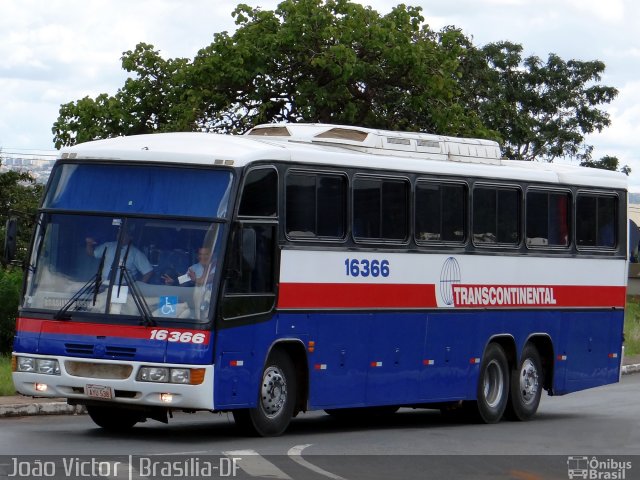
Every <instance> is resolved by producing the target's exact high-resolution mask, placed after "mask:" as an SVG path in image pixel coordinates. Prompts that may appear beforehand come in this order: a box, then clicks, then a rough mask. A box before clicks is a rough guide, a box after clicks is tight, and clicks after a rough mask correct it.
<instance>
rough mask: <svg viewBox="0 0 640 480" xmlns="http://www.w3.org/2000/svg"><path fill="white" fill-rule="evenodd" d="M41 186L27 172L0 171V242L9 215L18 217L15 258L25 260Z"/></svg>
mask: <svg viewBox="0 0 640 480" xmlns="http://www.w3.org/2000/svg"><path fill="white" fill-rule="evenodd" d="M43 188H44V187H43V186H42V185H40V184H37V183H36V182H35V180H34V179H33V177H31V175H30V174H29V173H27V172H16V171H8V172H5V173H0V242H2V244H4V243H3V242H4V237H5V222H6V220H7V219H8V218H9V217H10V216H15V217H17V218H18V239H17V258H16V260H18V261H19V262H22V261H24V260H25V257H26V254H27V250H28V247H29V242H30V240H31V231H32V229H33V226H34V220H35V213H36V209H37V208H38V205H39V203H40V199H41V197H42V192H43Z"/></svg>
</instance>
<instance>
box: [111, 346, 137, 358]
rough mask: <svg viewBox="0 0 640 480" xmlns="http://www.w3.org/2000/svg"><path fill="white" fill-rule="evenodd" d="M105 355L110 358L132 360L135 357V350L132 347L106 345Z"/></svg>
mask: <svg viewBox="0 0 640 480" xmlns="http://www.w3.org/2000/svg"><path fill="white" fill-rule="evenodd" d="M105 355H106V356H107V357H111V358H133V357H135V356H136V349H135V348H132V347H115V346H111V345H107V347H106V350H105Z"/></svg>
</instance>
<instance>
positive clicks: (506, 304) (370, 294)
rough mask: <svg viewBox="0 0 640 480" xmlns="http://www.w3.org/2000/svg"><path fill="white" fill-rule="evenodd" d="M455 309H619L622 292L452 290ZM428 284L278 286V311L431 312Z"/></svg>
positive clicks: (611, 289)
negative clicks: (416, 310)
mask: <svg viewBox="0 0 640 480" xmlns="http://www.w3.org/2000/svg"><path fill="white" fill-rule="evenodd" d="M449 288H450V289H451V290H450V291H449V292H448V296H449V297H450V298H451V299H452V300H453V302H454V305H455V306H456V307H460V308H478V307H479V308H590V307H602V308H611V307H620V308H623V307H624V306H625V302H626V287H624V286H594V285H586V286H585V285H470V284H453V285H450V286H449ZM437 306H438V304H437V301H436V285H434V284H430V285H429V284H360V283H282V284H280V294H279V299H278V307H279V308H285V309H286V308H311V309H313V308H318V309H322V308H435V307H437Z"/></svg>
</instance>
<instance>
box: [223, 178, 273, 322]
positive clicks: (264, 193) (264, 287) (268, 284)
mask: <svg viewBox="0 0 640 480" xmlns="http://www.w3.org/2000/svg"><path fill="white" fill-rule="evenodd" d="M277 205H278V174H277V172H276V170H275V169H273V168H270V167H269V168H257V169H255V170H253V171H250V172H249V173H248V174H247V176H246V179H245V182H244V187H243V190H242V194H241V198H240V207H239V210H238V215H239V216H242V220H240V221H239V222H237V223H236V226H235V228H234V232H233V238H232V241H231V248H230V249H229V252H228V258H227V265H228V267H227V271H226V275H225V276H226V283H225V291H224V299H223V302H222V316H223V317H224V318H225V319H233V318H239V317H246V316H251V315H259V314H263V313H267V312H269V311H271V309H272V308H273V306H274V303H275V276H276V271H275V270H276V252H277V249H276V241H277V221H276V219H277V218H276V216H277Z"/></svg>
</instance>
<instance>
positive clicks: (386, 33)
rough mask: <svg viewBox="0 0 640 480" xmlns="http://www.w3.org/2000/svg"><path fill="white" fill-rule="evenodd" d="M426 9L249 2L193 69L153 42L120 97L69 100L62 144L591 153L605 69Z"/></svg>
mask: <svg viewBox="0 0 640 480" xmlns="http://www.w3.org/2000/svg"><path fill="white" fill-rule="evenodd" d="M421 11H422V9H421V8H420V7H411V6H406V5H403V4H400V5H398V6H396V7H394V8H392V9H391V11H390V12H389V13H387V14H386V15H381V14H380V13H378V12H377V11H375V10H373V9H372V8H371V7H366V6H363V5H360V4H357V3H353V2H350V1H348V0H284V1H282V2H281V3H280V4H279V5H278V6H277V8H276V9H274V10H261V9H260V8H253V7H250V6H248V5H244V4H240V5H238V7H237V8H236V9H235V11H234V12H233V16H234V17H235V20H236V25H237V29H236V31H235V33H233V35H229V34H228V33H227V32H221V33H216V34H215V35H214V40H213V42H212V43H211V44H210V45H209V46H207V47H205V48H203V49H201V50H200V51H199V52H198V54H197V55H196V56H195V58H194V59H193V61H191V60H188V59H180V58H178V59H169V60H165V59H163V58H162V57H161V56H160V52H159V51H157V50H154V48H153V46H151V45H148V44H145V43H141V44H139V45H138V46H137V47H136V48H135V49H134V50H133V51H128V52H125V53H124V54H123V57H122V67H123V69H124V70H126V71H127V72H129V73H131V74H133V78H129V79H127V81H126V82H125V84H124V86H123V87H122V88H121V89H119V90H118V92H117V93H116V94H115V95H114V96H110V95H107V94H101V95H99V96H98V97H96V98H95V99H91V98H88V97H86V98H84V99H81V100H77V101H76V102H71V103H67V104H64V105H62V106H61V108H60V115H59V117H58V120H57V121H56V122H55V124H54V126H53V134H54V141H55V144H56V146H58V147H59V146H62V145H73V144H75V143H80V142H84V141H87V140H93V139H98V138H107V137H113V136H118V135H130V134H137V133H150V132H156V131H185V130H187V131H193V130H199V131H208V132H221V133H243V132H246V131H247V130H248V129H250V128H251V127H253V126H255V125H256V124H259V123H268V122H302V121H304V122H323V123H340V124H347V125H361V126H366V127H372V128H383V129H391V130H409V131H426V132H433V133H438V134H443V135H460V136H473V137H483V138H493V139H496V140H499V141H502V142H503V145H504V146H503V154H504V155H505V156H506V157H508V158H516V159H522V160H532V159H534V158H536V159H544V160H547V161H552V160H553V159H554V158H557V157H564V156H569V157H577V158H585V157H586V154H587V152H588V151H589V150H588V149H589V148H590V147H589V146H588V145H585V144H584V136H585V135H586V134H589V133H592V132H594V131H601V130H602V129H603V128H605V127H607V126H608V125H609V123H610V120H609V116H608V115H607V113H606V112H604V111H602V110H601V109H600V108H599V107H600V106H601V105H604V104H608V103H610V102H611V101H612V100H613V99H614V98H615V96H616V95H617V90H616V89H615V88H612V87H607V86H603V85H600V84H599V82H600V80H601V75H602V73H603V72H604V68H605V67H604V64H603V63H602V62H599V61H588V62H581V61H576V60H569V61H565V60H563V59H561V58H560V57H558V56H557V55H555V54H550V55H549V56H548V59H547V60H546V62H544V61H542V60H541V59H540V58H538V57H535V56H529V57H523V55H522V52H523V47H522V46H521V45H518V44H514V43H510V42H501V43H493V44H488V45H486V46H484V47H476V46H475V45H473V43H472V41H471V40H470V39H469V38H468V37H466V36H464V35H463V34H462V32H461V31H460V30H459V29H457V28H454V27H447V28H445V29H443V30H441V31H440V32H434V31H433V30H431V29H430V28H429V27H428V25H426V24H425V23H424V18H423V16H422V14H421Z"/></svg>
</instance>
